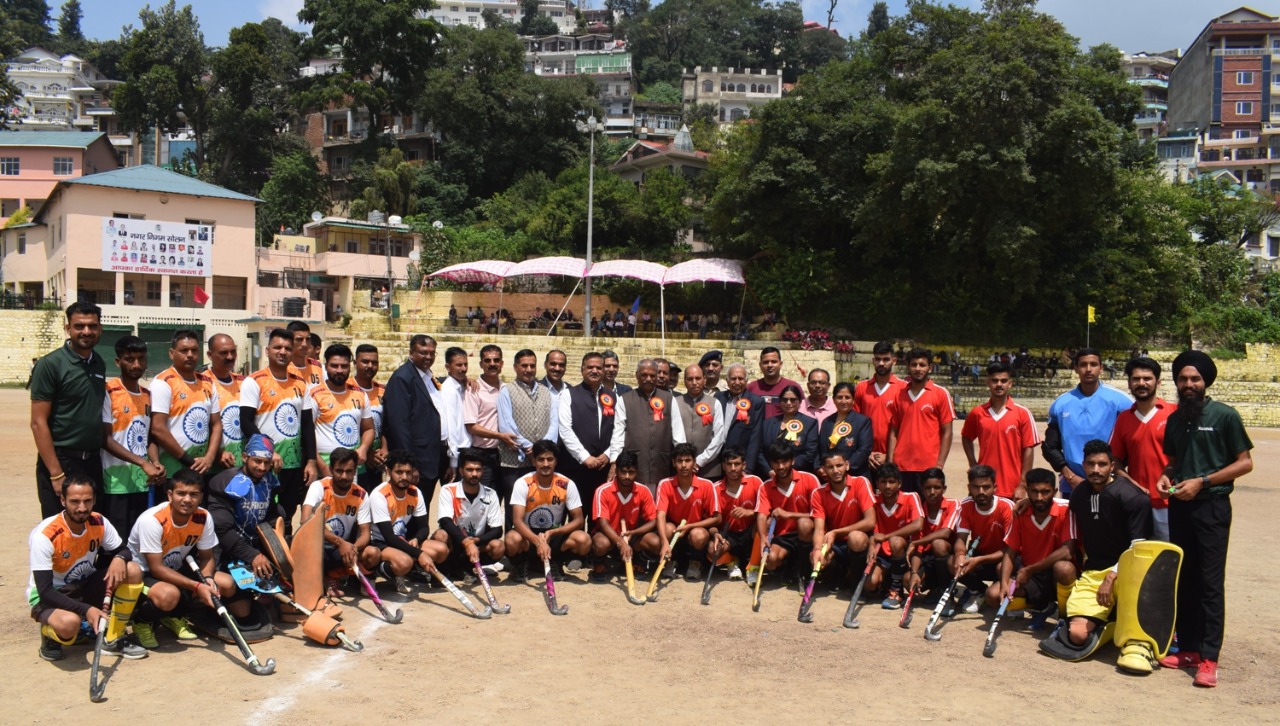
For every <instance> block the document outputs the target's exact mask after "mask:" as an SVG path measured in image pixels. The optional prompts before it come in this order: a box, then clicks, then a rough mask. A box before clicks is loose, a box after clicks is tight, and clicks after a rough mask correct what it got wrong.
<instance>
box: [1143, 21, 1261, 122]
mask: <svg viewBox="0 0 1280 726" xmlns="http://www.w3.org/2000/svg"><path fill="white" fill-rule="evenodd" d="M1273 53H1275V54H1277V55H1280V18H1277V17H1274V16H1270V15H1264V14H1263V13H1259V12H1257V11H1255V10H1252V9H1250V8H1245V7H1242V8H1239V9H1237V10H1233V11H1231V12H1229V13H1227V14H1226V15H1223V16H1221V17H1217V18H1214V19H1213V20H1210V21H1209V23H1208V24H1207V25H1205V27H1204V29H1203V30H1201V31H1200V34H1199V35H1197V36H1196V39H1195V41H1194V42H1193V43H1192V44H1191V46H1190V47H1189V48H1188V49H1187V52H1186V55H1184V56H1182V58H1181V59H1179V61H1178V62H1177V64H1176V65H1175V66H1174V67H1173V69H1172V71H1171V72H1170V74H1169V114H1168V121H1169V128H1170V129H1192V128H1194V129H1199V130H1200V132H1201V133H1204V134H1207V138H1208V139H1210V140H1218V139H1249V138H1256V137H1258V136H1259V135H1261V133H1262V131H1263V128H1264V126H1265V125H1269V124H1270V123H1271V122H1272V112H1273V111H1276V112H1277V115H1280V106H1277V107H1275V108H1273V106H1272V85H1273V83H1274V82H1275V79H1274V78H1273V74H1272V71H1271V65H1272V54H1273Z"/></svg>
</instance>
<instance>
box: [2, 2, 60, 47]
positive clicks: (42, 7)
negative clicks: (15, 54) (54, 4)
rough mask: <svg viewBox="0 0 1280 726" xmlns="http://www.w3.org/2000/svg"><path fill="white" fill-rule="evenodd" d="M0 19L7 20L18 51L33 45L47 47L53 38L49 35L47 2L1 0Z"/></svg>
mask: <svg viewBox="0 0 1280 726" xmlns="http://www.w3.org/2000/svg"><path fill="white" fill-rule="evenodd" d="M0 18H4V19H6V21H7V22H6V25H7V26H8V30H9V32H11V33H13V35H14V37H15V39H16V41H17V42H16V43H15V45H17V46H19V47H18V48H17V50H23V49H26V48H29V47H31V46H33V45H38V46H42V47H47V46H48V45H49V41H50V39H51V38H52V36H51V35H50V33H49V3H48V2H46V1H45V0H0Z"/></svg>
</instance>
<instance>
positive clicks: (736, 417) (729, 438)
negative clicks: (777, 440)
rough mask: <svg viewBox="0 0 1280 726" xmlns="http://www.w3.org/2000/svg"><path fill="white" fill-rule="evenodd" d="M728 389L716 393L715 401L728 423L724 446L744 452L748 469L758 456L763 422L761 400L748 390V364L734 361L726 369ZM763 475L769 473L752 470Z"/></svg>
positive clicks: (762, 400)
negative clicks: (720, 407) (722, 407)
mask: <svg viewBox="0 0 1280 726" xmlns="http://www.w3.org/2000/svg"><path fill="white" fill-rule="evenodd" d="M725 380H726V381H727V382H728V384H729V390H727V391H719V392H717V393H716V400H717V401H719V402H720V405H722V406H724V418H725V420H726V421H728V422H729V432H728V434H727V435H726V436H725V441H724V448H726V449H727V448H728V447H730V446H733V447H735V448H737V449H738V451H741V452H744V453H745V454H746V457H747V458H746V461H747V468H748V470H749V471H751V470H752V469H753V468H754V466H755V463H756V460H757V459H758V458H760V457H759V452H760V441H759V440H758V439H759V431H760V424H761V422H763V421H764V399H763V398H760V397H759V396H757V395H756V394H754V393H752V392H751V391H748V390H747V367H746V366H744V365H742V364H741V363H735V364H734V365H731V366H729V368H728V369H726V370H725ZM751 473H753V474H756V475H758V476H760V477H762V478H766V479H767V478H768V476H769V472H768V471H764V472H759V471H751Z"/></svg>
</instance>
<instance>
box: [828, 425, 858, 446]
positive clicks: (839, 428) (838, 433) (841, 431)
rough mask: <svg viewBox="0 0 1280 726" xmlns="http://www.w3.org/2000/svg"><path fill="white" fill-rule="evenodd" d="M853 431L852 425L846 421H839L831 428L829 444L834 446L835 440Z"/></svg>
mask: <svg viewBox="0 0 1280 726" xmlns="http://www.w3.org/2000/svg"><path fill="white" fill-rule="evenodd" d="M852 433H853V426H852V425H851V424H850V423H849V422H848V421H841V422H840V423H838V424H836V426H835V428H834V429H832V430H831V439H830V440H831V445H832V446H835V445H836V442H838V441H839V440H840V439H843V438H844V437H846V436H848V435H850V434H852Z"/></svg>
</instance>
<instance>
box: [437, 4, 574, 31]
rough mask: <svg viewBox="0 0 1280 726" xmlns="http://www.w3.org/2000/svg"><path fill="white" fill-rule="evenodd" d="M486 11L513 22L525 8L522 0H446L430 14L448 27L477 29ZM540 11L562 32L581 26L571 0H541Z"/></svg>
mask: <svg viewBox="0 0 1280 726" xmlns="http://www.w3.org/2000/svg"><path fill="white" fill-rule="evenodd" d="M486 10H491V11H493V12H495V13H497V14H498V15H499V16H500V17H501V18H502V19H503V20H506V21H507V22H509V23H519V22H520V18H521V17H523V16H524V8H523V7H522V6H521V3H520V2H519V0H469V1H467V2H450V1H449V0H442V1H441V2H437V3H436V7H434V8H432V9H431V13H430V15H431V17H432V18H434V19H435V21H436V22H438V23H440V24H441V25H444V26H454V25H470V26H471V27H473V28H483V27H484V12H485V11H486ZM538 14H539V15H544V16H546V17H548V18H551V19H552V20H553V21H555V24H556V26H558V27H559V28H560V32H562V33H570V32H573V30H574V29H575V28H577V27H578V15H577V13H576V12H575V11H574V8H573V3H572V2H570V0H539V2H538Z"/></svg>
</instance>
